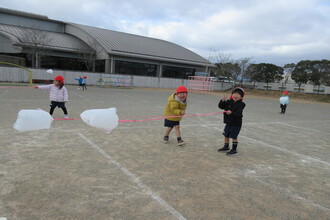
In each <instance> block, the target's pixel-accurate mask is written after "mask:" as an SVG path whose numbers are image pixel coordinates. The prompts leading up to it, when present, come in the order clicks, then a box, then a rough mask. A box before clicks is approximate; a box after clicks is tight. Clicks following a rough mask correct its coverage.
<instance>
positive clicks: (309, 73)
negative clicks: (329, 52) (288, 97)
mask: <svg viewBox="0 0 330 220" xmlns="http://www.w3.org/2000/svg"><path fill="white" fill-rule="evenodd" d="M297 66H298V68H299V71H300V72H302V73H303V74H304V77H305V78H304V80H305V81H304V83H307V82H308V81H309V82H310V83H312V84H313V85H314V86H317V87H318V90H317V93H319V90H320V86H321V85H323V84H324V85H325V84H326V83H327V76H328V75H329V69H330V61H329V60H304V61H300V62H299V63H298V64H297ZM295 69H296V68H295ZM306 78H307V82H306ZM298 85H299V84H298Z"/></svg>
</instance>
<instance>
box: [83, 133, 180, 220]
mask: <svg viewBox="0 0 330 220" xmlns="http://www.w3.org/2000/svg"><path fill="white" fill-rule="evenodd" d="M78 135H79V136H80V137H82V138H83V139H84V140H85V141H86V142H87V143H89V144H90V145H91V146H92V147H93V148H94V149H95V150H97V151H98V152H99V153H100V154H102V155H103V156H104V157H105V158H106V159H108V160H109V161H108V162H109V163H111V164H114V165H115V166H117V167H118V168H119V169H120V170H121V171H122V172H123V173H124V174H126V175H127V176H128V177H130V179H131V180H132V181H133V182H134V183H136V185H137V186H138V187H139V188H140V189H141V190H142V191H143V192H144V193H146V194H147V195H148V196H150V197H151V198H152V199H154V200H156V201H157V202H158V203H159V204H160V205H161V206H163V207H164V208H165V209H166V210H167V211H168V212H170V213H171V214H172V215H173V216H174V217H176V218H177V219H181V220H185V219H186V218H184V217H183V216H182V215H181V214H180V213H179V212H178V211H176V210H175V209H174V208H173V207H172V206H170V205H169V204H167V203H166V202H165V201H164V200H163V199H162V198H160V197H159V196H158V195H157V194H156V193H154V192H153V191H152V190H151V189H150V188H149V187H148V186H146V185H145V184H143V183H142V182H141V181H140V180H139V179H138V178H137V177H136V176H135V175H134V174H133V173H131V172H130V171H129V170H127V169H126V168H125V167H124V166H122V165H121V164H120V163H119V162H117V161H116V160H114V159H112V158H111V156H110V155H109V154H108V153H107V152H105V151H104V150H103V149H102V148H100V147H99V146H97V145H96V144H94V143H93V142H92V141H91V140H89V139H88V138H86V137H85V136H84V135H82V134H81V133H78Z"/></svg>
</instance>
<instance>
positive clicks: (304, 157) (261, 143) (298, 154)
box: [214, 127, 330, 166]
mask: <svg viewBox="0 0 330 220" xmlns="http://www.w3.org/2000/svg"><path fill="white" fill-rule="evenodd" d="M214 128H215V129H217V130H221V129H219V128H217V127H214ZM221 131H222V130H221ZM239 137H241V138H245V139H247V140H250V141H252V142H255V143H258V144H260V145H261V146H263V147H269V148H273V149H276V150H279V151H283V152H286V153H290V154H292V155H295V156H297V157H300V158H303V159H306V160H309V161H314V162H317V163H321V164H324V165H327V166H330V163H328V162H326V161H323V160H320V159H317V158H314V157H310V156H306V155H304V154H300V153H297V152H294V151H290V150H287V149H283V148H280V147H277V146H274V145H271V144H267V143H265V142H262V141H258V140H255V139H253V138H249V137H246V136H242V135H239Z"/></svg>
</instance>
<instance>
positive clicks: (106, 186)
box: [0, 86, 330, 220]
mask: <svg viewBox="0 0 330 220" xmlns="http://www.w3.org/2000/svg"><path fill="white" fill-rule="evenodd" d="M67 88H68V90H69V102H68V104H67V108H68V111H69V115H70V117H72V118H79V115H80V113H82V112H83V111H84V110H87V109H96V108H109V107H116V108H117V110H118V112H117V113H118V116H119V118H120V119H128V118H132V119H141V118H144V117H143V116H150V115H153V116H159V115H162V113H163V109H164V107H165V105H166V101H167V97H168V96H169V95H170V93H171V92H170V91H169V90H155V89H114V88H96V87H90V88H88V90H87V91H81V90H77V87H76V86H67ZM219 95H223V94H222V93H221V94H198V93H190V94H189V95H188V98H189V102H188V109H187V114H204V113H211V112H219V111H220V109H218V107H217V105H218V101H219V98H220V97H219ZM227 95H229V94H227ZM48 96H49V94H48V92H47V91H44V90H37V89H32V88H28V87H26V88H23V87H11V88H9V87H0V115H1V127H0V139H1V145H0V219H1V220H2V219H7V220H13V219H107V220H108V219H141V220H142V219H143V220H145V219H203V220H205V219H242V220H243V219H329V216H330V169H329V168H330V156H329V155H330V148H329V143H330V104H327V103H315V102H313V103H311V102H302V101H295V100H294V99H293V100H292V101H291V103H290V104H289V105H288V108H287V113H286V114H285V115H281V114H279V111H280V107H279V103H278V98H276V99H268V98H260V97H259V98H258V97H256V96H252V95H251V96H249V93H247V96H246V97H245V98H244V102H245V103H246V109H245V110H244V119H243V127H242V130H241V133H240V135H239V138H238V139H239V146H238V154H237V155H234V156H227V155H225V154H223V153H219V152H217V149H218V148H220V147H222V145H223V136H222V134H221V133H222V130H223V128H224V124H223V123H222V115H221V114H219V115H210V116H195V117H185V118H183V120H182V122H181V128H182V130H181V131H182V137H183V139H184V140H185V141H186V142H187V144H186V145H185V146H184V147H179V146H177V145H176V141H175V135H174V133H172V134H171V137H170V142H169V143H168V144H164V143H163V142H162V137H163V134H164V131H165V128H164V127H163V121H162V120H155V121H145V122H131V123H124V122H122V123H120V124H119V126H118V127H117V128H116V129H115V130H113V131H112V133H110V134H106V133H104V132H103V131H102V130H100V129H96V128H92V127H89V126H88V125H86V124H84V123H83V122H82V121H81V120H68V121H53V123H52V127H51V129H46V130H39V131H28V132H19V131H16V130H15V129H13V127H12V126H13V123H14V122H15V121H16V118H17V113H18V112H19V110H21V109H36V108H41V109H44V110H45V111H48V110H49V104H50V101H49V99H48ZM53 116H54V117H55V118H62V117H63V113H62V111H61V109H55V112H54V115H53Z"/></svg>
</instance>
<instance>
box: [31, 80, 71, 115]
mask: <svg viewBox="0 0 330 220" xmlns="http://www.w3.org/2000/svg"><path fill="white" fill-rule="evenodd" d="M34 88H36V89H46V90H49V99H50V101H51V104H50V110H49V114H50V115H53V112H54V109H55V108H56V107H58V108H61V109H62V110H63V112H64V118H69V116H68V111H67V109H66V107H65V102H67V101H68V99H69V95H68V90H67V89H66V88H65V87H64V77H63V76H60V75H58V76H56V77H55V78H54V83H53V84H50V85H46V86H35V87H34Z"/></svg>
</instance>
